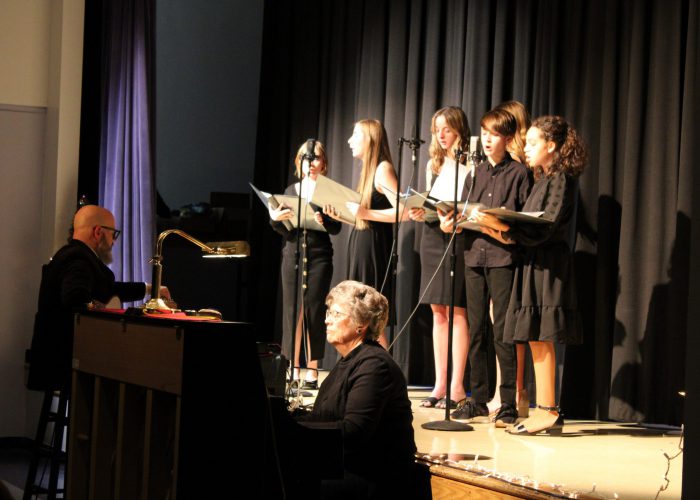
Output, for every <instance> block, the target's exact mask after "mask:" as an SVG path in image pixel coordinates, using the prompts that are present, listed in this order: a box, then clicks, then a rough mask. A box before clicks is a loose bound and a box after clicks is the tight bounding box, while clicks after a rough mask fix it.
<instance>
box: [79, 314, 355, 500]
mask: <svg viewBox="0 0 700 500" xmlns="http://www.w3.org/2000/svg"><path fill="white" fill-rule="evenodd" d="M74 332H75V335H74V347H73V379H72V395H71V401H70V414H69V420H70V428H69V445H68V469H67V474H66V479H67V493H68V494H67V498H71V499H73V500H81V499H99V500H102V499H152V498H158V499H171V500H172V499H190V498H194V499H200V498H235V497H238V496H239V495H240V494H242V493H243V492H246V491H251V490H252V491H254V492H256V494H255V497H256V498H283V496H286V497H287V498H289V497H290V495H288V494H287V495H285V489H287V490H288V489H289V488H290V486H289V485H288V484H287V485H286V484H285V482H284V478H288V477H291V476H293V470H294V466H295V464H294V463H293V462H292V460H291V459H290V458H288V457H290V456H293V455H289V453H285V452H282V453H281V454H280V450H279V449H278V447H277V445H276V442H277V441H281V442H287V443H290V442H293V441H294V440H295V438H294V436H295V433H296V429H295V427H299V426H298V425H297V424H295V423H294V422H291V418H284V417H283V421H281V420H280V416H279V412H275V415H276V416H274V417H273V412H272V410H271V406H270V402H269V399H268V396H267V392H266V388H265V380H264V379H263V376H262V372H261V369H260V363H259V360H258V354H257V349H256V343H255V339H254V337H253V332H252V327H251V325H250V324H247V323H234V322H226V321H190V320H188V319H186V318H177V319H172V318H170V319H164V318H153V317H143V316H129V315H126V314H117V313H112V312H98V311H95V312H85V313H81V314H78V315H76V320H75V329H74ZM276 422H277V423H276ZM275 428H277V430H276V431H275ZM281 433H284V435H283V436H282V434H281ZM303 439H305V440H308V439H309V438H308V436H306V437H305V438H303ZM320 442H322V443H325V444H326V445H327V446H328V445H329V443H333V445H332V446H330V447H328V448H327V449H326V450H325V451H324V452H323V455H325V456H319V459H320V460H322V461H328V460H336V459H337V457H339V456H342V448H341V447H340V436H339V433H330V435H329V433H325V434H324V435H323V436H322V437H321V438H320ZM302 443H304V441H299V444H300V447H302V446H304V447H305V445H302ZM329 450H331V451H329ZM285 457H287V458H285ZM339 468H340V470H342V463H339V464H337V465H336V467H335V469H333V468H332V467H331V468H329V470H331V472H330V474H333V473H337V471H338V469H339ZM334 471H335V472H334Z"/></svg>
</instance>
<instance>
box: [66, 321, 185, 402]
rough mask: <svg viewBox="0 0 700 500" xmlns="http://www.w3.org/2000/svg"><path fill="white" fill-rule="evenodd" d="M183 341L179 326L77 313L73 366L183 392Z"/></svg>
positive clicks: (136, 383) (136, 382)
mask: <svg viewBox="0 0 700 500" xmlns="http://www.w3.org/2000/svg"><path fill="white" fill-rule="evenodd" d="M182 350H183V340H182V335H181V331H180V328H179V327H177V326H170V325H163V326H154V325H145V324H139V323H127V322H126V321H125V320H120V319H118V318H117V319H114V320H111V319H105V318H97V317H92V316H86V315H77V316H76V324H75V340H74V345H73V368H74V369H76V370H80V371H81V372H86V373H92V374H95V375H99V376H102V377H106V378H110V379H113V380H119V381H121V382H126V383H129V384H134V385H139V386H143V387H149V388H151V389H156V390H159V391H165V392H169V393H172V394H177V395H180V394H181V392H182Z"/></svg>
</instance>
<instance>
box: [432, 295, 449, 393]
mask: <svg viewBox="0 0 700 500" xmlns="http://www.w3.org/2000/svg"><path fill="white" fill-rule="evenodd" d="M430 309H431V310H432V311H433V357H434V359H435V387H433V392H432V393H430V395H431V396H432V397H434V398H438V399H440V398H442V397H444V396H445V391H446V387H447V385H446V384H447V320H448V318H447V314H446V309H447V308H446V307H445V306H443V305H439V304H430Z"/></svg>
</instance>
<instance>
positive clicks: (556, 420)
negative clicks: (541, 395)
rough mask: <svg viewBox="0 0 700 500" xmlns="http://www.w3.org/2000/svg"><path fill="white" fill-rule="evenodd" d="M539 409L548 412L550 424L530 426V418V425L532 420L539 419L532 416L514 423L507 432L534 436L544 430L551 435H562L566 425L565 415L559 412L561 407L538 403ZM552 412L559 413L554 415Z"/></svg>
mask: <svg viewBox="0 0 700 500" xmlns="http://www.w3.org/2000/svg"><path fill="white" fill-rule="evenodd" d="M537 409H539V410H542V411H544V412H548V416H549V417H550V418H549V419H548V420H549V422H548V424H547V423H545V425H544V426H542V425H540V426H539V428H537V427H536V428H529V427H528V426H527V424H528V420H530V421H531V422H530V425H532V421H536V420H538V419H537V417H536V416H532V417H530V418H528V419H527V420H524V421H523V422H521V423H519V424H517V425H513V426H511V427H508V428H506V432H507V433H509V434H518V435H521V436H534V435H536V434H539V433H542V432H543V433H545V434H549V435H550V436H551V435H555V434H556V435H561V433H562V429H563V427H564V415H562V414H561V413H559V407H558V406H540V405H537ZM551 412H557V414H556V415H553V414H552V413H551ZM535 415H537V413H535Z"/></svg>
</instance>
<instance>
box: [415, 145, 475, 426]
mask: <svg viewBox="0 0 700 500" xmlns="http://www.w3.org/2000/svg"><path fill="white" fill-rule="evenodd" d="M468 153H469V146H467V151H466V154H467V155H468ZM464 155H465V151H464V150H462V149H461V148H457V149H455V193H454V194H455V196H454V203H455V204H454V208H453V209H452V243H451V247H452V254H451V256H450V313H449V318H448V322H447V384H446V387H445V419H444V420H433V421H432V422H426V423H424V424H422V425H421V427H422V428H423V429H429V430H433V431H472V430H474V428H473V427H472V426H471V425H469V424H465V423H462V422H456V421H454V420H450V411H451V408H450V402H451V399H450V396H451V394H450V386H451V385H452V335H453V332H454V320H455V267H456V262H457V202H458V200H457V182H458V181H459V164H460V160H461V159H462V157H463V156H464ZM465 203H466V202H465Z"/></svg>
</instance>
